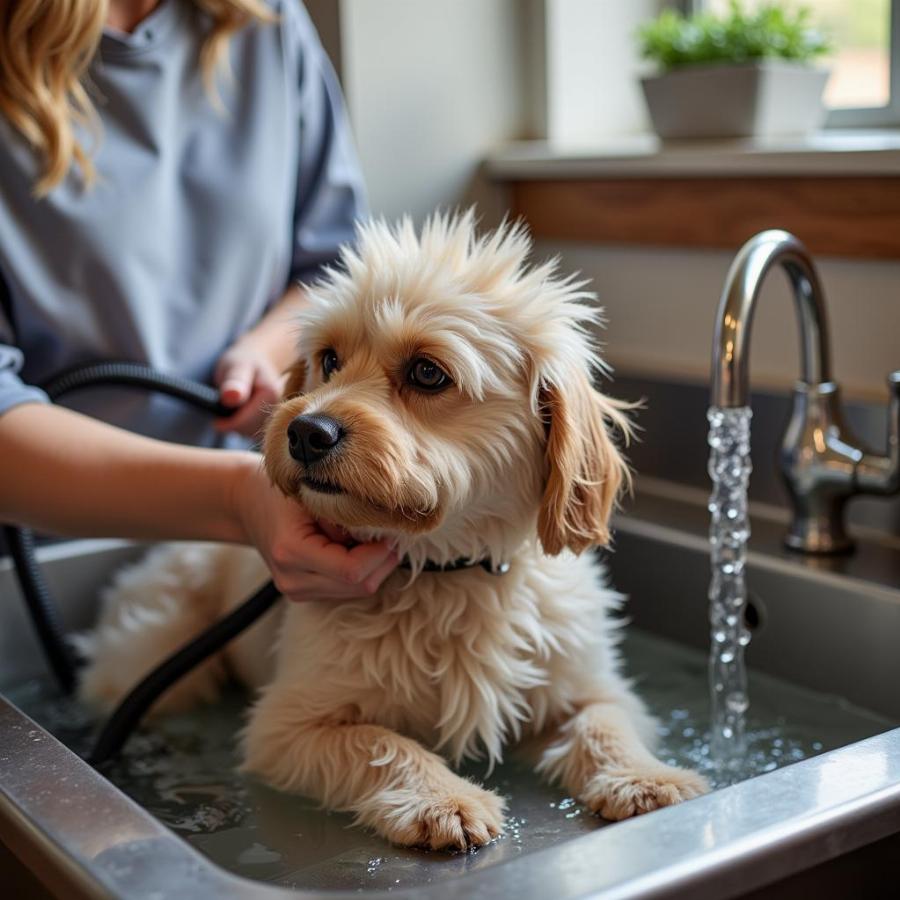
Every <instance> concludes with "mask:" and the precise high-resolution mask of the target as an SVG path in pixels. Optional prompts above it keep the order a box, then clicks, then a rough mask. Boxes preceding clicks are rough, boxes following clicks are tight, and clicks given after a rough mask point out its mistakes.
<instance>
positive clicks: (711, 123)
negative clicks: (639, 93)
mask: <svg viewBox="0 0 900 900" xmlns="http://www.w3.org/2000/svg"><path fill="white" fill-rule="evenodd" d="M638 40H639V42H640V51H641V55H642V56H643V57H644V58H646V59H649V60H652V61H653V62H655V63H656V64H657V65H658V67H659V69H660V73H659V74H657V75H655V76H652V77H649V78H644V79H642V87H643V89H644V97H645V98H646V101H647V107H648V110H649V112H650V118H651V120H652V122H653V127H654V129H655V130H656V133H657V134H658V135H659V136H660V137H662V138H688V137H691V138H694V137H706V138H711V137H749V136H756V137H774V136H784V135H799V134H806V133H808V132H810V131H813V130H815V129H816V128H817V127H819V126H820V125H821V123H822V119H823V117H824V113H825V108H824V106H823V103H822V92H823V91H824V89H825V83H826V81H827V80H828V75H829V72H828V70H827V69H825V68H822V67H820V66H816V65H815V64H814V63H815V61H816V60H817V59H818V58H819V57H821V56H822V55H823V54H825V53H827V52H828V51H829V50H830V49H831V44H830V42H829V40H828V39H827V37H825V36H824V35H823V34H822V33H821V32H820V31H818V30H817V29H815V28H813V27H812V26H811V24H810V21H809V11H808V10H806V9H800V10H796V11H794V12H792V11H790V10H789V9H787V8H785V6H784V5H782V4H780V3H766V4H763V5H762V6H760V7H758V8H757V9H756V10H755V11H745V10H744V9H743V7H742V6H741V4H740V3H739V2H737V0H734V2H732V4H731V7H730V9H729V11H728V13H726V14H725V15H724V16H715V15H713V14H711V13H699V14H697V15H693V16H683V15H680V14H679V13H677V12H674V11H672V10H666V11H664V12H663V13H662V14H661V15H660V16H659V17H658V18H656V19H655V20H653V21H652V22H648V23H647V24H646V25H644V26H642V27H641V28H640V29H639V31H638Z"/></svg>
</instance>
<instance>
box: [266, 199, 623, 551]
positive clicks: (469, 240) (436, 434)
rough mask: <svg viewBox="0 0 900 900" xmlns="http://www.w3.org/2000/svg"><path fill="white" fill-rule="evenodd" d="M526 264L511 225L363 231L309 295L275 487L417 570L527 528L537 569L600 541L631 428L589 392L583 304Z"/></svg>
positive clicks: (510, 541)
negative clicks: (380, 543)
mask: <svg viewBox="0 0 900 900" xmlns="http://www.w3.org/2000/svg"><path fill="white" fill-rule="evenodd" d="M529 251H530V240H529V238H528V236H527V234H526V233H525V231H524V229H523V228H522V227H519V226H506V227H504V228H501V229H499V230H498V231H495V232H493V233H490V234H487V235H485V236H482V237H477V236H476V234H475V230H474V218H473V216H472V215H471V214H467V215H464V216H461V217H456V218H448V217H443V216H435V217H433V218H432V219H431V220H430V221H429V222H428V223H427V224H426V225H425V226H424V228H423V229H422V232H421V234H420V235H417V234H416V232H415V230H414V228H413V226H412V224H411V223H410V222H409V221H404V222H403V223H401V224H400V225H399V226H397V227H396V228H389V227H388V226H387V225H385V224H383V223H378V222H376V223H371V224H368V225H365V226H363V227H362V228H361V229H360V231H359V240H358V243H357V246H356V248H355V249H353V250H350V249H348V250H345V251H344V254H343V259H342V268H341V270H339V271H338V270H336V271H333V272H331V273H330V274H329V276H328V277H327V278H326V279H325V280H324V281H323V282H321V283H319V284H317V285H315V286H313V287H312V288H310V290H309V296H310V304H309V307H308V309H307V310H306V311H305V312H304V314H303V315H302V319H301V321H300V347H299V357H298V360H297V362H296V364H295V365H294V367H293V369H292V370H291V372H290V373H289V378H288V384H287V389H286V393H285V397H284V399H283V401H282V402H281V404H280V405H279V406H278V407H277V408H276V409H275V411H274V412H273V414H272V416H271V418H270V420H269V423H268V426H267V429H266V438H265V459H266V467H267V469H268V472H269V475H270V477H271V479H272V481H273V482H274V483H275V484H276V485H277V486H278V487H279V488H280V489H281V490H282V491H283V492H284V493H285V494H287V495H291V496H298V497H300V498H301V499H302V501H303V503H304V504H305V505H306V506H307V508H309V509H310V510H311V511H312V512H313V513H314V514H315V515H317V516H320V517H322V518H324V519H328V520H330V521H333V522H336V523H338V524H340V525H343V526H344V527H346V528H348V529H349V530H350V531H351V532H352V533H354V534H355V535H357V536H359V537H374V536H376V535H378V536H383V535H390V536H394V537H396V538H398V539H399V542H400V544H401V547H402V549H403V550H404V551H406V552H410V553H411V555H415V554H414V550H415V549H416V548H417V547H418V548H419V550H420V551H421V552H420V554H419V555H420V556H422V558H424V556H425V555H427V556H431V557H432V558H438V559H443V560H444V561H446V560H448V559H453V558H455V557H457V556H469V557H472V558H480V557H481V556H484V555H486V554H491V555H492V556H493V557H494V558H501V557H502V554H503V552H504V551H505V550H508V549H513V548H514V547H515V546H516V545H517V544H518V543H519V542H521V540H522V539H523V538H524V537H525V536H526V534H527V532H528V531H529V530H530V531H532V532H533V531H534V529H535V527H537V532H538V535H539V537H540V540H541V543H542V545H543V548H544V550H545V551H546V552H547V553H550V554H557V553H559V552H561V551H562V550H563V549H564V548H570V549H571V550H574V551H575V552H580V551H581V550H583V549H584V548H585V547H587V546H589V545H591V544H594V543H599V544H604V543H606V542H607V541H608V540H609V530H608V522H609V516H610V513H611V510H612V507H613V504H614V502H615V499H616V497H617V495H618V492H619V490H620V487H621V485H622V483H623V480H625V479H627V477H628V470H627V468H626V465H625V463H624V461H623V459H622V457H621V455H620V453H619V451H618V449H617V447H616V444H615V442H614V441H613V440H612V439H611V437H610V434H609V429H610V428H611V427H616V428H618V429H620V430H621V431H623V432H625V433H627V430H628V424H627V420H626V419H625V416H624V413H623V412H622V405H621V404H618V403H617V402H616V401H613V400H610V399H608V398H606V397H604V396H603V395H602V394H600V393H599V392H597V391H596V390H595V389H594V388H593V387H592V384H591V378H592V375H593V374H594V373H595V371H596V370H597V369H598V368H600V362H599V359H598V357H597V356H596V353H595V351H594V350H593V348H592V345H591V341H590V338H589V333H588V326H589V325H590V323H591V322H592V321H593V320H595V319H596V317H597V311H596V309H595V308H593V307H592V306H590V305H588V304H589V303H590V302H591V301H592V300H593V299H594V297H593V295H592V294H590V293H588V292H587V291H585V290H584V282H578V281H576V280H574V279H573V278H562V277H560V276H559V274H558V273H557V265H556V263H555V262H549V263H546V264H544V265H542V266H538V267H534V268H529V267H528V265H527V262H526V260H527V256H528V253H529Z"/></svg>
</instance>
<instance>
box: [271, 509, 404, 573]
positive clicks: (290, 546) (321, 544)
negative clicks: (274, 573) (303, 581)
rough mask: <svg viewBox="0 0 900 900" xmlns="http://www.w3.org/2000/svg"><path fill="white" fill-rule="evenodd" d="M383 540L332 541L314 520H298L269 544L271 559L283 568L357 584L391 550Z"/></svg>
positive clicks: (379, 563)
mask: <svg viewBox="0 0 900 900" xmlns="http://www.w3.org/2000/svg"><path fill="white" fill-rule="evenodd" d="M391 552H392V551H391V547H390V545H389V544H388V542H387V541H376V542H372V543H366V544H357V545H355V546H353V547H345V546H344V545H343V544H340V543H336V542H335V541H332V540H331V539H330V538H329V537H328V536H327V535H326V534H324V533H323V532H322V531H320V530H319V528H318V526H317V525H316V523H315V522H313V521H311V520H309V521H301V522H298V524H297V530H296V531H294V532H293V533H292V534H291V535H290V536H289V537H287V538H286V539H285V538H283V539H282V540H280V541H277V542H276V546H274V547H273V548H272V551H271V555H272V562H273V563H274V566H275V568H276V569H278V570H280V571H284V572H288V571H291V570H293V571H298V570H306V571H312V572H315V573H316V574H318V575H324V576H326V577H327V578H332V579H334V580H336V581H341V582H344V583H345V584H360V583H361V582H362V581H364V580H365V579H366V578H367V577H368V576H369V575H371V574H372V572H374V571H375V569H377V568H378V567H379V566H380V565H381V564H382V563H383V562H384V561H385V560H386V559H387V558H388V556H389V555H390V554H391Z"/></svg>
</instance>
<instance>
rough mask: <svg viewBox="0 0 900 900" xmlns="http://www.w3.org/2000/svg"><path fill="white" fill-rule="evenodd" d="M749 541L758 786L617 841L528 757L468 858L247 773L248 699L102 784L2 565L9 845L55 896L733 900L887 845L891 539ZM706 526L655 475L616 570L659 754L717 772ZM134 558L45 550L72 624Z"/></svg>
mask: <svg viewBox="0 0 900 900" xmlns="http://www.w3.org/2000/svg"><path fill="white" fill-rule="evenodd" d="M753 527H754V537H753V540H752V542H751V552H750V555H749V560H748V562H749V567H748V583H749V586H750V591H751V600H752V604H751V608H750V611H749V616H748V623H749V625H750V626H751V628H752V629H753V641H752V643H751V645H750V647H749V648H748V654H747V658H748V662H749V665H750V667H751V680H750V691H751V717H750V722H749V725H748V729H749V734H750V752H749V753H748V765H747V769H746V771H745V772H744V773H743V774H744V776H752V777H746V778H745V780H743V781H740V782H739V783H737V784H732V785H730V786H728V787H723V788H721V789H719V790H716V791H715V792H713V793H712V794H710V795H708V796H705V797H701V798H699V799H697V800H694V801H691V802H689V803H686V804H683V805H681V806H677V807H671V808H668V809H664V810H660V811H658V812H655V813H653V814H651V815H647V816H643V817H640V818H637V819H633V820H630V821H627V822H622V823H616V824H608V823H604V822H602V821H601V820H599V819H597V818H595V817H593V816H590V815H589V814H587V813H586V811H584V810H582V809H581V808H580V807H579V806H578V804H577V803H575V802H574V801H573V800H572V799H571V798H569V797H566V796H565V794H563V793H562V792H561V791H560V790H558V789H556V788H553V787H551V786H547V785H544V784H542V783H541V782H539V781H538V780H537V779H536V778H535V777H534V776H533V775H532V774H531V773H530V772H529V771H528V770H527V768H525V767H524V766H522V765H521V764H519V763H517V762H516V761H515V759H513V760H511V761H510V762H508V763H507V764H505V765H504V766H502V767H500V769H499V770H498V771H497V772H495V773H493V774H492V775H491V776H490V779H489V781H490V783H491V784H492V785H494V786H496V787H497V788H498V789H499V790H500V791H501V792H503V793H505V794H507V795H508V796H509V797H510V818H509V821H508V823H507V830H506V835H505V836H504V837H503V838H502V839H501V840H499V841H497V842H496V843H495V844H492V845H490V846H488V847H486V848H483V849H482V850H479V851H478V852H476V853H469V854H459V855H446V854H437V853H424V852H420V851H415V850H400V849H398V848H394V847H391V846H389V845H387V844H385V843H384V842H382V841H380V840H379V839H377V838H375V837H373V836H372V835H369V834H367V833H366V832H364V831H363V830H361V829H358V828H352V829H348V828H347V827H346V826H347V825H348V824H349V819H348V818H347V817H345V816H341V815H328V814H327V813H324V812H322V811H320V810H317V809H315V808H314V806H313V805H312V804H311V803H310V802H308V801H306V800H305V799H303V798H298V797H291V796H287V795H283V794H280V793H278V792H276V791H273V790H270V789H269V788H267V787H265V786H263V785H261V784H258V783H255V782H253V781H251V780H248V779H244V778H243V777H242V776H239V775H237V774H235V773H234V771H233V762H234V759H235V756H234V750H233V745H232V742H231V737H232V735H233V733H234V731H236V729H237V728H239V727H240V724H241V717H240V709H241V706H242V704H243V703H244V702H245V698H243V697H242V696H241V695H240V694H239V692H237V691H235V692H234V693H233V694H230V695H229V696H227V697H226V698H225V700H224V701H223V702H222V703H221V704H218V705H217V706H216V707H212V708H208V709H204V710H201V711H199V712H197V713H195V714H193V715H192V716H191V717H189V718H187V717H186V718H182V719H171V720H168V721H166V722H164V723H160V724H159V725H155V726H153V727H152V728H148V729H145V730H144V731H143V732H142V733H141V734H139V735H137V736H135V738H133V739H132V741H131V743H130V744H129V747H128V749H127V753H126V755H125V757H124V758H123V759H122V760H121V761H120V762H118V763H116V764H115V765H114V766H113V767H112V768H111V769H109V770H107V771H105V772H104V774H100V773H98V772H96V771H94V770H93V769H91V768H90V767H89V766H88V765H86V764H85V763H84V762H83V761H82V760H81V759H80V758H79V756H78V754H77V752H74V751H78V750H80V749H82V748H83V747H84V746H85V745H86V741H87V740H88V738H89V732H90V722H89V721H88V720H86V719H85V718H84V716H83V715H82V714H81V713H80V712H79V711H78V710H77V709H76V708H74V707H73V706H72V705H71V704H70V703H68V702H65V703H62V702H61V701H59V699H58V698H55V697H54V696H53V695H52V691H50V690H49V689H48V688H47V687H46V682H45V681H43V680H42V678H43V676H42V665H41V660H40V656H39V653H38V649H37V647H36V645H35V644H34V642H33V638H32V636H31V633H30V630H29V629H28V625H27V623H26V622H25V620H24V618H23V617H22V614H21V611H20V609H19V602H18V599H17V598H15V597H13V596H11V595H14V594H15V593H16V589H15V587H14V584H13V580H12V577H11V573H10V572H9V567H8V565H6V567H5V568H4V567H3V565H4V564H3V563H0V593H2V596H3V597H4V598H5V601H4V603H3V604H2V606H0V690H2V692H3V693H4V695H5V698H0V842H2V843H3V844H5V845H6V846H7V847H8V848H9V850H10V851H12V854H14V857H15V859H16V860H18V862H16V863H15V865H19V864H20V863H21V864H23V865H24V866H26V867H27V868H28V869H29V870H30V871H31V872H32V873H34V875H35V876H36V877H37V878H38V879H40V880H41V881H42V882H43V883H44V884H46V885H47V886H49V888H50V889H51V890H52V891H53V892H55V893H57V894H59V895H63V896H66V897H70V896H79V897H80V896H84V897H110V896H112V897H127V898H148V900H149V898H151V897H156V898H160V897H168V896H185V897H191V898H205V897H216V898H219V897H225V898H231V897H233V898H243V897H247V898H250V897H262V898H265V897H272V898H277V897H282V898H288V897H310V898H311V897H330V898H342V897H350V896H358V894H359V892H360V891H364V892H366V893H367V894H370V895H373V896H385V897H386V896H387V894H388V892H390V893H391V894H392V895H395V894H406V895H407V896H415V897H425V898H443V897H471V896H477V897H484V898H495V897H496V898H499V897H508V896H513V895H515V896H518V897H521V898H530V897H535V898H546V897H548V896H553V897H555V898H559V900H565V898H575V897H585V896H594V895H598V896H599V895H602V896H603V897H622V898H626V897H629V898H630V897H670V896H673V897H674V896H685V897H691V898H696V897H733V896H739V895H744V894H748V893H749V892H752V891H754V890H756V889H759V888H762V887H764V886H766V885H772V884H774V883H776V882H781V883H783V884H784V883H787V882H786V881H785V879H791V878H797V877H800V873H803V872H807V873H809V872H816V871H820V870H822V867H823V866H825V865H827V864H828V863H829V861H830V860H836V859H838V858H841V859H847V858H848V856H847V855H848V854H852V852H854V851H858V852H864V851H863V850H860V849H859V848H866V847H868V848H877V847H882V846H886V845H885V841H888V842H890V841H891V840H892V839H891V838H890V836H891V835H895V834H897V833H898V832H900V729H898V728H895V727H894V726H895V724H896V723H897V722H898V721H900V692H898V691H896V688H895V686H896V685H897V684H898V682H900V654H898V653H897V651H896V647H897V643H898V636H900V551H898V549H897V548H896V547H892V546H890V544H878V543H874V542H873V543H871V544H865V545H864V546H863V547H862V548H861V551H860V553H859V554H857V555H856V556H855V557H853V558H848V559H845V560H832V561H830V562H828V561H826V562H823V561H821V560H820V561H815V562H810V561H808V560H805V559H800V558H797V557H793V556H790V555H788V554H787V553H786V552H785V551H783V550H781V547H780V533H781V529H782V524H781V523H780V522H778V521H777V520H776V519H771V518H767V517H766V516H762V517H759V518H755V519H754V522H753ZM705 530H706V512H705V498H704V497H703V496H702V495H701V494H700V493H698V492H692V491H691V490H690V489H684V488H676V487H674V486H671V485H668V484H665V483H653V482H648V483H645V484H644V485H642V486H639V490H638V495H637V501H636V502H635V503H634V504H633V506H632V507H630V509H629V510H628V513H627V514H626V515H623V516H621V517H620V518H619V521H618V523H617V539H616V546H615V550H614V552H612V553H610V554H609V559H608V562H609V566H610V570H611V573H612V579H613V582H614V583H615V584H616V586H617V587H618V588H620V589H621V590H623V591H625V592H627V593H628V594H629V595H630V596H631V599H630V602H629V603H628V607H627V610H626V612H627V615H628V617H629V618H630V619H631V625H629V627H628V637H627V638H626V642H625V656H626V660H627V665H628V668H629V673H630V674H631V675H633V676H634V677H635V678H636V679H638V681H639V683H640V690H641V692H642V694H644V695H645V697H646V698H647V699H648V701H649V702H650V704H651V706H653V708H654V711H655V712H657V714H658V715H659V717H660V722H661V732H662V734H661V751H660V752H661V755H663V756H664V757H666V758H671V759H675V760H677V761H681V762H685V763H692V764H699V765H702V764H703V763H704V762H705V760H704V753H705V745H704V742H703V739H702V730H703V727H704V716H705V714H706V709H705V683H704V677H705V676H704V672H705V653H706V647H707V639H708V638H707V633H708V626H707V624H706V588H707V581H708V550H707V546H706V541H705ZM139 552H141V548H139V547H134V546H132V545H128V544H123V543H119V542H78V543H74V544H70V545H62V546H58V547H51V548H47V549H46V550H45V551H43V553H44V556H45V557H46V565H47V569H48V571H49V572H50V575H51V581H52V582H53V583H54V588H55V590H56V591H57V592H58V595H59V596H61V597H63V598H64V605H65V608H66V613H67V622H68V624H69V625H70V626H71V627H83V626H84V625H86V624H88V623H89V622H90V619H91V616H92V614H93V610H94V608H95V603H96V601H95V599H94V598H95V591H96V587H97V586H98V585H99V584H100V583H102V581H103V580H104V579H105V578H106V577H107V575H108V573H109V572H110V571H111V570H112V569H113V568H115V567H116V566H119V565H121V564H122V563H123V562H124V561H125V560H126V559H128V558H132V557H133V556H135V555H136V554H138V553H139ZM51 732H53V734H51ZM54 734H55V736H54ZM66 744H68V745H69V746H68V747H67V746H66ZM70 747H71V748H73V749H70ZM470 773H471V774H472V775H473V776H475V777H478V778H483V777H484V775H485V773H484V771H483V769H479V768H478V767H477V766H474V767H472V768H471V769H470ZM105 776H108V778H107V777H105ZM110 779H111V780H110ZM113 782H115V784H114V783H113ZM116 784H118V785H119V787H117V786H116ZM120 788H121V789H120ZM129 795H130V796H129ZM892 847H893V848H894V850H896V845H892ZM4 864H6V865H13V863H12V857H9V858H8V860H7V862H6V863H4V861H3V857H0V878H2V877H3V876H4V871H3V866H4Z"/></svg>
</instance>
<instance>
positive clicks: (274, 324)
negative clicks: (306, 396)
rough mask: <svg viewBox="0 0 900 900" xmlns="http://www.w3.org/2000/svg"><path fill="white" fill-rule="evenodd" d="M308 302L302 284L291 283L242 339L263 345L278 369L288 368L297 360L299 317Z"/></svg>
mask: <svg viewBox="0 0 900 900" xmlns="http://www.w3.org/2000/svg"><path fill="white" fill-rule="evenodd" d="M306 302H307V300H306V294H305V293H304V291H303V289H302V288H301V287H300V286H299V285H296V284H295V285H291V287H289V288H288V289H287V290H286V291H285V293H284V295H283V296H282V297H281V299H280V300H279V301H278V302H277V303H276V304H275V305H274V306H273V307H272V308H271V309H270V310H269V311H268V312H267V313H266V314H265V315H264V316H263V317H262V318H261V319H260V320H259V322H258V323H257V324H256V325H255V326H254V327H253V328H252V329H251V330H250V331H248V332H247V333H246V334H245V335H244V336H243V337H241V338H240V339H239V342H240V343H247V344H253V345H255V346H257V347H259V348H261V349H262V350H263V351H264V352H265V354H266V356H267V357H268V358H269V359H270V360H271V361H272V363H273V364H274V365H275V367H276V368H277V370H278V371H279V372H285V371H286V370H287V369H288V368H289V367H290V366H291V365H292V364H293V362H294V361H295V357H296V345H297V333H298V332H297V325H296V319H297V314H298V313H299V312H300V311H301V310H302V309H303V307H304V306H305V305H306Z"/></svg>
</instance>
